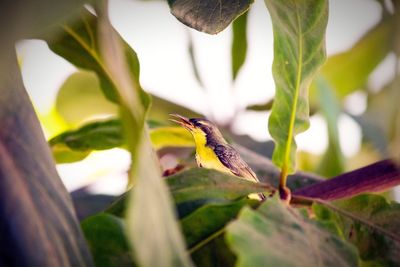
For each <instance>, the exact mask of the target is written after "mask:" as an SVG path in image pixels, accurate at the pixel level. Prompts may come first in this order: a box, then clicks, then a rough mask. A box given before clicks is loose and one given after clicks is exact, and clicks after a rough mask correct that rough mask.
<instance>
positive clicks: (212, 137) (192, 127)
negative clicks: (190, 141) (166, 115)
mask: <svg viewBox="0 0 400 267" xmlns="http://www.w3.org/2000/svg"><path fill="white" fill-rule="evenodd" d="M170 115H171V116H173V117H174V119H171V121H173V122H176V123H178V124H180V125H182V126H183V127H185V128H186V129H187V130H188V131H189V132H190V133H191V134H192V135H193V138H194V140H195V142H196V145H198V144H200V143H204V142H205V144H204V145H207V146H215V145H216V144H221V143H223V144H225V143H226V141H225V139H224V137H223V136H222V134H221V132H220V131H219V129H218V127H217V126H216V125H215V124H213V123H212V122H210V121H209V120H207V119H204V118H192V119H189V118H185V117H183V116H181V115H178V114H170Z"/></svg>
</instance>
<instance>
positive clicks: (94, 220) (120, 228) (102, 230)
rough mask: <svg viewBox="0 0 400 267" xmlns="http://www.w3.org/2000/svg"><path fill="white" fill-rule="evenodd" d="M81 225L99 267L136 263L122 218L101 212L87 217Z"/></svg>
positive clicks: (132, 264)
mask: <svg viewBox="0 0 400 267" xmlns="http://www.w3.org/2000/svg"><path fill="white" fill-rule="evenodd" d="M81 225H82V230H83V232H84V234H85V237H86V240H87V242H88V244H89V247H90V250H91V252H92V255H93V258H94V262H95V264H96V266H97V267H115V266H121V267H123V266H134V265H135V264H134V262H133V259H132V253H131V249H130V247H129V243H128V240H127V239H126V236H125V223H124V221H123V220H122V219H120V218H118V217H115V216H113V215H111V214H107V213H100V214H98V215H94V216H92V217H89V218H87V219H85V220H84V221H83V222H82V224H81Z"/></svg>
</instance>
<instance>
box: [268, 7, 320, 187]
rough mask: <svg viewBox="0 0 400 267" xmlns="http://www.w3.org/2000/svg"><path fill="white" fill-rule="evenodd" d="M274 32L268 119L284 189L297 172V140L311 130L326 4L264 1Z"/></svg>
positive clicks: (276, 162)
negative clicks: (311, 100)
mask: <svg viewBox="0 0 400 267" xmlns="http://www.w3.org/2000/svg"><path fill="white" fill-rule="evenodd" d="M265 3H266V5H267V8H268V10H269V13H270V15H271V19H272V24H273V30H274V62H273V66H272V70H273V75H274V81H275V87H276V95H275V99H274V104H273V106H272V111H271V116H270V117H269V125H268V127H269V131H270V133H271V136H272V137H273V139H274V141H275V144H276V146H275V150H274V154H273V157H272V159H273V161H274V163H275V164H276V165H277V166H278V167H280V168H281V170H282V178H283V181H282V182H283V185H284V184H285V182H286V180H285V179H286V176H287V174H290V173H293V172H294V170H295V152H296V142H295V140H294V137H295V136H296V135H297V134H298V133H301V132H303V131H305V130H306V129H307V128H308V126H309V118H308V117H309V103H308V87H309V85H310V83H311V82H312V79H313V77H314V75H315V74H316V72H317V71H318V69H319V67H320V66H321V65H322V63H323V62H324V61H325V29H326V24H327V21H328V3H327V1H321V0H317V1H311V2H310V1H292V0H291V1H278V0H265Z"/></svg>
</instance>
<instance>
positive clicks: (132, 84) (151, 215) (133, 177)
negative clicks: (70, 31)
mask: <svg viewBox="0 0 400 267" xmlns="http://www.w3.org/2000/svg"><path fill="white" fill-rule="evenodd" d="M107 7H108V6H107V2H104V3H102V5H101V6H99V8H98V9H97V13H98V16H99V22H98V31H99V36H98V37H99V40H100V44H101V47H100V48H101V49H100V51H101V54H102V56H103V57H104V59H105V63H106V66H107V72H108V73H110V75H111V77H112V81H114V82H115V84H116V85H117V86H116V87H115V88H116V90H117V92H118V95H119V96H120V101H121V119H122V123H123V126H124V131H125V133H124V134H125V136H126V140H127V146H128V149H129V151H130V153H131V158H132V165H131V170H130V173H129V178H130V184H131V185H133V184H135V187H133V189H132V196H131V198H130V201H129V208H128V212H127V233H128V237H129V240H130V242H131V244H132V247H133V252H134V255H135V259H136V261H137V263H138V265H140V266H165V267H169V266H171V267H172V266H173V267H175V266H188V267H189V266H192V262H191V260H190V258H189V256H188V254H187V252H186V250H185V244H184V240H183V236H182V234H181V233H180V229H179V226H178V224H177V221H176V218H175V212H174V207H173V205H172V199H171V196H170V195H169V192H168V189H167V187H166V185H165V183H164V181H163V180H162V179H161V170H160V166H159V163H158V159H157V156H156V155H155V153H154V151H153V150H152V147H151V144H150V138H149V135H148V130H147V127H146V125H145V123H146V115H147V110H148V108H149V105H148V104H149V102H148V99H147V96H145V95H144V92H143V91H142V90H141V88H140V85H139V84H138V81H139V77H138V73H135V72H132V70H134V69H133V68H132V67H131V63H132V61H131V60H130V59H132V55H129V54H127V50H126V49H125V46H126V45H124V43H123V41H122V38H121V37H120V36H119V35H118V33H117V32H116V31H115V30H114V29H113V28H112V26H111V22H110V21H109V18H108V9H107ZM128 52H129V51H128ZM127 66H129V68H128V67H127ZM135 74H137V75H136V76H135ZM132 76H133V77H132Z"/></svg>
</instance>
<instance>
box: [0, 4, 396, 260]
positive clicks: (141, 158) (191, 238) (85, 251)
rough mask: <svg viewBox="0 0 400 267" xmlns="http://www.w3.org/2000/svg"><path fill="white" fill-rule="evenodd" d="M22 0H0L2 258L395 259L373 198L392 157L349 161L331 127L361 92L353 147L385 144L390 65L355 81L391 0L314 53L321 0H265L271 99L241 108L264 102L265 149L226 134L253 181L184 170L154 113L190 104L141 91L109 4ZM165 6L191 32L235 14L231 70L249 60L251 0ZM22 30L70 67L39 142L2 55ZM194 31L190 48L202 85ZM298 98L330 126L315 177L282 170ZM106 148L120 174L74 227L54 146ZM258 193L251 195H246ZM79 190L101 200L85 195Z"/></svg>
mask: <svg viewBox="0 0 400 267" xmlns="http://www.w3.org/2000/svg"><path fill="white" fill-rule="evenodd" d="M22 2H24V5H26V7H28V8H31V9H32V12H31V13H29V14H28V13H27V12H26V11H24V10H25V9H24V10H22V9H21V10H20V9H19V8H18V7H19V5H15V6H12V5H8V4H6V8H2V9H1V10H0V13H1V14H0V15H2V16H1V17H2V18H6V22H7V23H6V24H5V25H6V26H10V25H11V26H10V27H6V28H8V29H9V32H4V33H3V32H1V34H2V37H4V40H5V41H4V42H2V43H1V44H0V56H1V59H2V60H1V61H0V90H1V94H0V125H1V126H2V131H0V193H1V194H0V195H1V197H0V215H2V218H3V219H2V221H1V223H0V236H1V240H2V241H4V243H5V244H7V246H6V248H5V249H4V250H2V251H1V252H0V265H1V266H3V265H5V266H21V265H23V266H93V265H95V266H360V265H361V266H398V265H400V262H399V258H398V255H399V253H400V235H399V231H398V229H399V227H400V213H399V212H400V204H399V203H396V202H394V201H389V200H388V199H385V198H384V197H383V196H380V195H378V194H379V193H381V192H382V191H387V190H390V189H391V188H392V187H394V186H396V185H398V184H400V169H399V167H398V165H397V163H396V161H394V160H392V159H381V160H378V161H376V162H375V163H373V164H369V165H367V166H365V167H363V168H359V169H356V170H353V171H348V168H347V161H346V158H345V157H344V155H343V153H342V148H341V146H340V136H339V133H338V126H337V122H338V120H339V117H340V115H341V113H342V112H347V111H346V110H344V107H343V101H344V99H345V98H346V97H347V96H348V95H349V94H351V93H352V92H355V91H357V90H362V92H363V93H365V94H367V95H368V103H367V108H366V111H365V112H364V113H363V114H362V115H358V116H356V115H354V114H350V115H352V117H353V118H354V119H355V120H356V121H357V122H359V123H360V125H361V126H362V127H363V132H364V136H363V137H364V143H365V145H368V144H372V145H375V146H377V150H378V151H379V152H380V153H381V155H384V156H387V155H394V156H396V153H398V147H399V144H400V142H399V140H400V138H399V129H400V127H399V125H400V121H399V117H400V116H399V113H398V109H396V108H395V107H396V104H397V102H398V97H399V94H398V90H396V89H398V86H397V85H398V83H399V78H398V77H397V76H396V77H395V78H394V79H393V81H391V82H390V83H389V84H388V85H387V86H386V87H385V88H383V89H382V90H381V91H379V92H373V93H372V92H371V91H370V90H369V89H368V88H367V86H365V85H366V82H367V80H368V78H369V76H370V74H371V73H372V72H373V71H374V69H375V68H376V67H377V66H378V65H379V64H380V63H381V62H382V60H383V59H384V58H385V57H386V56H387V55H388V54H390V53H391V52H395V53H396V57H397V56H398V44H397V43H396V42H397V41H398V40H399V33H398V30H397V29H396V27H395V26H396V23H397V22H398V21H399V4H397V3H395V2H393V10H391V11H389V10H387V9H386V8H387V7H386V5H384V4H382V3H381V2H383V1H380V3H381V5H382V10H383V12H382V18H381V20H380V21H379V22H378V23H377V24H376V25H375V26H373V27H372V29H370V30H369V31H368V32H367V33H365V34H364V35H363V36H362V37H361V38H360V39H359V41H358V42H357V43H356V44H355V45H353V46H352V47H351V48H350V49H349V50H347V51H345V52H342V53H340V54H337V55H333V56H331V57H329V58H328V59H327V62H326V63H325V64H323V63H324V61H325V30H326V25H327V20H328V13H329V12H328V1H325V0H324V1H313V2H312V3H311V4H310V2H307V1H303V0H301V1H294V0H293V1H292V0H291V1H280V0H266V1H265V3H266V9H265V12H267V10H268V11H269V14H270V17H271V20H272V24H273V31H274V62H273V75H274V80H275V84H276V96H275V98H274V99H273V101H272V100H271V101H269V102H268V103H266V104H262V105H258V106H255V107H252V108H254V109H258V110H264V109H271V108H272V111H271V116H270V122H269V131H270V133H271V136H272V137H273V139H274V141H275V148H274V152H273V160H272V161H271V160H270V159H268V158H266V157H264V156H263V155H260V154H258V153H256V152H255V151H260V149H261V150H267V148H266V147H267V146H264V145H263V144H261V143H259V142H256V141H254V140H251V142H246V137H242V138H236V136H235V135H234V134H232V132H231V131H230V129H228V130H226V131H224V135H226V137H227V140H229V142H230V143H231V144H232V146H233V147H234V148H235V149H236V150H237V151H238V152H239V153H240V155H241V156H242V157H243V159H244V160H245V161H246V162H247V163H248V164H249V165H250V166H251V168H252V169H253V170H254V172H255V173H256V174H257V176H258V177H259V178H260V181H261V182H259V183H253V182H250V181H247V180H244V179H242V178H240V177H236V176H233V175H230V174H227V173H222V172H219V171H217V170H210V169H204V168H194V167H193V164H192V161H193V158H192V155H193V150H194V149H193V148H194V146H195V144H194V142H193V139H192V136H191V135H190V133H189V132H187V131H186V130H185V129H184V128H182V127H176V126H171V125H170V124H168V123H166V120H167V118H168V114H169V113H180V114H182V115H185V116H189V117H198V116H200V115H199V114H197V113H196V112H194V111H192V110H190V109H188V108H186V107H182V106H179V105H177V104H175V103H172V102H169V101H167V100H165V99H162V98H159V97H156V96H152V95H150V94H148V93H147V92H146V91H145V90H143V88H142V87H141V84H140V64H139V59H138V55H137V54H136V52H135V51H134V50H133V48H132V47H130V46H129V44H128V43H127V42H125V41H124V40H123V39H122V38H121V36H120V35H119V33H118V32H117V31H116V29H114V27H113V26H112V25H111V23H110V20H109V17H108V8H107V7H108V2H107V1H96V2H92V6H91V7H92V9H90V10H91V11H88V8H85V7H84V3H83V2H80V1H72V2H71V3H69V2H68V1H61V0H60V1H47V0H39V1H36V4H35V5H32V4H31V3H30V2H29V1H22ZM168 3H169V8H170V11H171V13H172V15H174V16H175V17H176V18H177V19H178V20H179V21H181V22H183V23H184V24H185V25H187V26H189V27H192V28H194V29H196V30H199V31H203V32H206V33H209V34H216V33H218V32H220V31H222V30H224V29H225V28H227V27H228V26H229V25H230V24H232V31H233V34H232V46H231V56H232V62H231V63H232V64H231V71H232V81H235V79H236V78H237V77H238V74H239V72H240V70H241V68H242V67H243V66H244V62H245V61H246V56H247V49H248V47H247V42H248V41H247V30H248V28H249V27H250V24H248V23H247V21H248V19H249V16H251V12H249V9H250V7H251V4H252V1H245V0H239V1H227V0H222V1H211V0H201V1H192V0H170V1H168ZM86 4H87V3H86ZM89 4H90V3H89ZM7 5H8V6H7ZM86 7H87V6H86ZM3 10H7V11H9V10H11V11H12V12H14V13H15V16H10V15H6V14H5V11H3ZM250 11H251V10H250ZM3 13H4V14H3ZM21 18H26V19H21ZM9 23H11V24H9ZM14 26H15V27H14ZM135 26H136V25H133V26H132V30H135ZM3 28H4V27H3ZM32 36H35V37H39V36H40V38H41V39H42V40H44V41H45V42H46V43H47V44H48V45H49V47H50V49H51V50H52V51H53V52H54V53H56V54H57V55H59V56H61V57H63V58H64V59H66V60H67V61H69V62H70V63H72V64H73V65H74V66H75V67H77V68H78V70H77V71H76V72H75V73H73V74H72V75H71V76H70V77H68V78H67V80H66V81H65V83H64V84H63V85H62V86H61V88H60V90H59V92H58V95H57V100H56V103H55V112H56V113H57V115H59V116H60V118H61V119H62V120H63V122H64V124H65V127H66V128H68V129H67V130H66V131H63V132H62V133H59V134H57V135H56V136H53V137H52V138H50V139H49V140H48V143H46V142H45V139H44V137H43V134H42V132H41V131H40V124H39V121H38V120H37V118H36V116H35V112H34V109H33V108H32V104H31V103H30V102H29V98H28V96H27V94H26V92H25V90H24V88H23V83H22V79H21V75H20V72H19V70H18V64H17V63H18V61H17V57H16V55H15V52H14V44H15V42H16V41H18V40H19V39H26V38H32ZM192 41H193V40H190V42H189V46H188V50H189V56H190V57H191V62H192V65H193V70H194V72H195V75H196V77H197V79H198V81H199V83H201V80H200V76H199V73H198V70H197V66H196V58H195V56H194V53H193V43H192ZM166 52H168V51H166ZM319 70H320V71H319ZM396 71H397V70H396ZM314 77H316V78H315V79H314ZM155 78H156V77H155ZM396 101H397V102H396ZM272 103H273V104H272ZM309 105H311V108H312V111H313V112H312V113H314V112H317V113H321V114H322V115H323V117H324V119H325V120H326V122H327V126H328V140H329V146H328V149H327V151H326V153H325V154H324V155H323V156H322V157H321V158H318V160H317V161H316V162H317V163H316V164H314V165H315V166H313V170H315V172H316V173H317V174H316V173H309V172H301V171H299V172H295V171H296V165H295V156H296V144H295V136H296V135H297V134H298V133H300V132H302V131H305V130H306V129H307V127H308V120H309V116H310V113H309ZM99 116H102V118H103V119H102V120H99V119H98V117H99ZM104 116H106V118H104ZM371 129H372V130H371ZM382 140H383V141H382ZM247 141H248V140H247ZM240 144H242V145H247V148H246V147H243V146H242V145H240ZM384 144H390V147H384ZM48 146H50V150H49V149H48ZM115 147H119V148H123V149H126V150H127V151H129V153H130V155H131V168H130V170H129V186H128V188H127V190H126V192H124V194H122V195H121V196H119V197H118V198H117V199H116V200H115V201H114V202H113V203H112V204H111V205H110V204H108V203H106V202H108V201H104V200H103V202H102V203H105V204H101V205H103V206H102V209H101V210H102V211H101V212H97V211H98V210H99V205H93V207H92V208H93V210H92V213H90V212H89V213H90V214H92V216H90V217H87V218H85V219H84V220H83V221H82V222H81V223H80V225H79V223H78V220H77V218H76V215H75V214H76V212H75V211H74V207H73V205H72V202H71V200H70V197H69V195H68V193H67V191H66V190H65V188H64V186H63V185H62V182H61V180H60V179H59V177H58V175H57V172H56V168H55V165H54V163H53V160H52V158H51V156H52V155H53V158H54V159H55V161H56V163H71V162H76V161H80V160H83V159H84V158H85V157H87V156H88V155H89V154H90V153H91V152H92V151H97V150H107V149H111V148H115ZM268 149H269V150H270V148H268ZM261 152H262V154H264V155H267V154H268V155H269V154H271V153H272V152H271V151H268V153H267V151H261ZM270 152H271V153H270ZM51 153H52V155H51ZM165 154H167V155H172V156H174V157H175V158H176V159H178V160H179V161H180V163H181V164H180V165H178V166H177V167H176V168H173V169H168V170H162V169H161V168H160V164H159V158H162V157H163V156H164V155H165ZM397 156H398V155H397ZM272 162H274V163H272ZM345 163H346V164H345ZM274 164H276V165H274ZM182 169H183V170H182ZM162 171H164V175H163V174H162ZM292 173H293V175H291V176H290V177H288V180H287V186H288V187H289V188H290V189H291V190H292V192H293V195H292V199H291V202H290V203H288V202H283V201H281V200H280V198H279V196H278V192H279V191H278V190H277V189H278V184H279V186H282V185H283V186H285V185H286V178H287V176H288V175H289V174H292ZM170 174H172V175H170ZM320 175H323V176H329V177H332V176H335V177H332V178H331V179H329V180H325V179H324V178H323V177H321V176H320ZM260 192H262V193H264V194H265V195H266V196H267V199H266V200H265V201H264V202H260V201H259V200H256V199H252V198H251V197H249V195H250V196H251V194H253V193H260ZM365 193H369V194H365ZM89 199H90V201H93V202H96V204H98V203H97V201H98V198H95V196H89ZM107 200H108V199H107ZM74 204H75V206H76V205H79V203H78V201H75V203H74ZM94 206H96V208H94ZM88 207H89V209H90V207H91V206H88ZM77 208H78V209H79V207H77ZM94 209H96V211H95V212H94ZM43 255H45V257H44V256H43Z"/></svg>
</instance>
